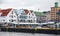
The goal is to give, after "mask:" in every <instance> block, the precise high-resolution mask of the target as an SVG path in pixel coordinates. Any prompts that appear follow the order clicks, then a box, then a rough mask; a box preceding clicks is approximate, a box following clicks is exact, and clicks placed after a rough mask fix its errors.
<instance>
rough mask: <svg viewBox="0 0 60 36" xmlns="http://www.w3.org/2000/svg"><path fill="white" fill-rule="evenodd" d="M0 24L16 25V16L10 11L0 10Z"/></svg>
mask: <svg viewBox="0 0 60 36" xmlns="http://www.w3.org/2000/svg"><path fill="white" fill-rule="evenodd" d="M0 22H8V23H17V15H16V13H15V12H14V11H13V10H12V9H1V10H0Z"/></svg>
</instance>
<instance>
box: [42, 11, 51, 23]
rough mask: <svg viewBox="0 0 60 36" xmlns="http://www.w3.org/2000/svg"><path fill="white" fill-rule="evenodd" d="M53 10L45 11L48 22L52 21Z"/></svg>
mask: <svg viewBox="0 0 60 36" xmlns="http://www.w3.org/2000/svg"><path fill="white" fill-rule="evenodd" d="M50 12H51V11H44V12H43V13H44V14H45V15H46V22H49V21H51V14H50Z"/></svg>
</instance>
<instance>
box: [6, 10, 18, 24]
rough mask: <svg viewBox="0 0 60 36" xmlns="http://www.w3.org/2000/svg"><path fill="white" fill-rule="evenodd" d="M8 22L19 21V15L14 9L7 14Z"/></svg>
mask: <svg viewBox="0 0 60 36" xmlns="http://www.w3.org/2000/svg"><path fill="white" fill-rule="evenodd" d="M7 22H9V23H17V15H16V13H15V12H14V11H13V10H12V11H10V13H9V14H8V15H7Z"/></svg>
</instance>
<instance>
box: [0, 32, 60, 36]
mask: <svg viewBox="0 0 60 36" xmlns="http://www.w3.org/2000/svg"><path fill="white" fill-rule="evenodd" d="M0 36H60V35H55V34H38V33H20V32H19V33H17V32H0Z"/></svg>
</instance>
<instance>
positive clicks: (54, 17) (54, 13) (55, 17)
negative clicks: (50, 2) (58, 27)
mask: <svg viewBox="0 0 60 36" xmlns="http://www.w3.org/2000/svg"><path fill="white" fill-rule="evenodd" d="M59 10H60V7H58V2H55V7H51V20H52V21H59V20H60V18H59V17H58V14H57V13H58V12H59Z"/></svg>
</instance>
